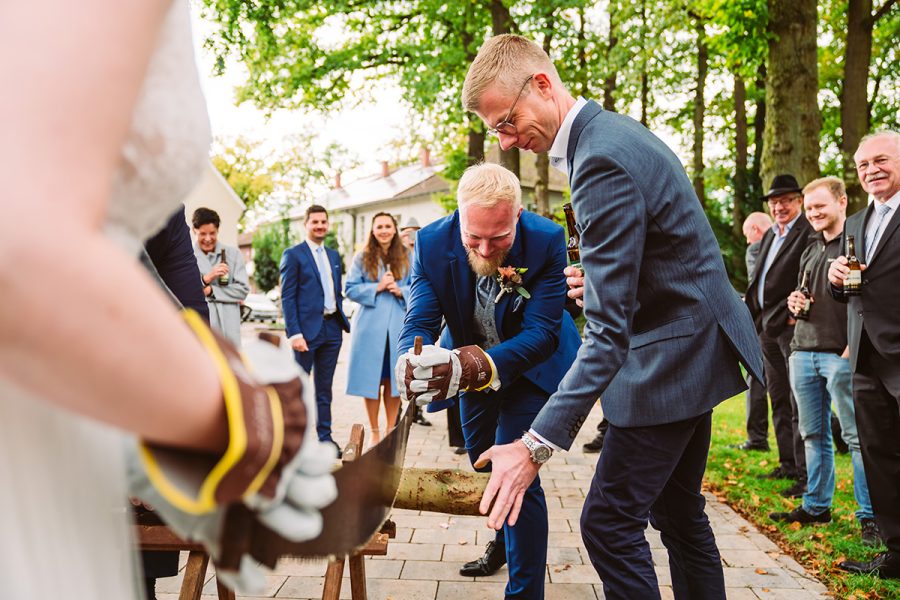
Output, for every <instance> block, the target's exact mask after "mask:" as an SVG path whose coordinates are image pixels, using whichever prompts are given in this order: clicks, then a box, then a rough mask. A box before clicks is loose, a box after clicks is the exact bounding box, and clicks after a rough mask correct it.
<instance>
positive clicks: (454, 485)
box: [394, 468, 491, 515]
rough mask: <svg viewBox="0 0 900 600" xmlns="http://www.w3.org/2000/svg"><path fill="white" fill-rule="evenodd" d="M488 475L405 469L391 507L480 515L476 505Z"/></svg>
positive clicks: (455, 470) (482, 492)
mask: <svg viewBox="0 0 900 600" xmlns="http://www.w3.org/2000/svg"><path fill="white" fill-rule="evenodd" d="M490 478H491V474H490V473H472V472H470V471H460V470H457V469H413V468H405V469H403V473H402V475H401V476H400V486H399V487H398V489H397V496H396V497H395V499H394V508H405V509H409V510H424V511H428V512H438V513H444V514H448V515H480V514H481V513H479V512H478V505H479V504H480V503H481V496H482V495H483V494H484V488H485V487H487V483H488V480H489V479H490Z"/></svg>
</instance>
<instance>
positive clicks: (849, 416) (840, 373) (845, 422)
mask: <svg viewBox="0 0 900 600" xmlns="http://www.w3.org/2000/svg"><path fill="white" fill-rule="evenodd" d="M790 378H791V388H792V389H793V391H794V397H795V398H796V399H797V410H798V412H799V413H800V414H799V417H800V435H801V436H802V437H803V445H804V448H805V450H806V472H807V476H808V481H807V485H806V493H805V494H803V508H804V510H806V511H807V512H808V513H810V514H813V515H817V514H820V513H822V512H824V511H825V510H827V509H829V508H831V501H832V498H833V497H834V446H833V445H832V439H831V402H832V401H834V406H835V410H836V411H837V416H838V420H839V421H840V422H841V429H842V430H843V434H842V435H843V438H844V441H845V442H847V445H848V446H849V447H850V456H851V460H852V462H853V495H854V496H855V497H856V503H857V505H858V509H857V511H856V518H857V519H871V518H873V512H872V502H871V501H870V500H869V488H868V486H867V485H866V474H865V470H864V468H863V461H862V454H861V453H860V449H859V436H858V435H857V433H856V414H855V412H854V409H853V396H852V395H851V391H850V389H851V387H850V386H851V380H852V375H851V372H850V362H849V361H848V360H847V359H845V358H841V357H840V356H838V355H837V354H834V353H833V352H807V351H800V352H794V353H792V354H791V358H790Z"/></svg>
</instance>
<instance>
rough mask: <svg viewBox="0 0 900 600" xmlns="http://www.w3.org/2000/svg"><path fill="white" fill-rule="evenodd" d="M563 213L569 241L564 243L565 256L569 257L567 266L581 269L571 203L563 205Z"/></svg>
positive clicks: (576, 231) (579, 249)
mask: <svg viewBox="0 0 900 600" xmlns="http://www.w3.org/2000/svg"><path fill="white" fill-rule="evenodd" d="M563 213H564V214H565V215H566V229H567V230H568V232H569V241H568V242H567V243H566V254H568V256H569V264H570V265H572V266H573V267H578V268H579V269H580V268H581V248H580V243H581V236H580V235H579V234H578V229H577V228H576V227H575V211H574V210H572V203H571V202H566V203H565V204H563Z"/></svg>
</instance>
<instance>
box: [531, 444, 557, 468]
mask: <svg viewBox="0 0 900 600" xmlns="http://www.w3.org/2000/svg"><path fill="white" fill-rule="evenodd" d="M551 454H552V452H551V451H550V448H548V447H547V446H544V445H540V446H538V447H537V448H535V449H534V451H533V452H532V453H531V457H532V459H534V462H536V463H539V464H543V463H545V462H547V461H548V460H550V455H551Z"/></svg>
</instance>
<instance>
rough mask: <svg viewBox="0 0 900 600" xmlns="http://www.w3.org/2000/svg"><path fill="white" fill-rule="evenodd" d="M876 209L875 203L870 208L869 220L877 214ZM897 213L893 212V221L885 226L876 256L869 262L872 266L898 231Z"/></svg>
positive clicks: (898, 219)
mask: <svg viewBox="0 0 900 600" xmlns="http://www.w3.org/2000/svg"><path fill="white" fill-rule="evenodd" d="M874 207H875V203H874V202H873V203H872V205H871V206H870V207H869V214H868V217H869V218H871V217H872V215H873V214H874V213H875V208H874ZM896 212H897V210H896V209H895V210H892V211H891V220H890V221H888V224H887V225H886V226H885V228H884V231H883V232H882V234H881V239H880V240H878V245H877V246H876V247H875V254H873V255H872V260H870V261H869V263H870V264H871V263H873V262H875V259H876V258H878V255H879V254H881V249H882V248H884V247H885V245H886V244H887V241H888V239H889V238H890V237H891V235H892V234H893V233H894V232H895V231H896V230H897V225H898V224H900V218H898V217H897V215H896V214H894V213H896ZM863 231H865V227H863ZM863 244H865V242H863ZM867 266H868V265H867Z"/></svg>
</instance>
